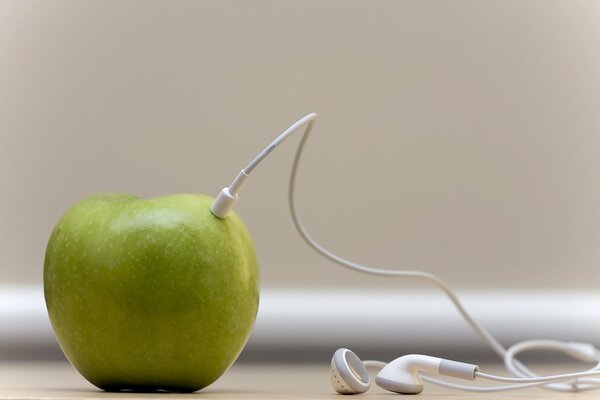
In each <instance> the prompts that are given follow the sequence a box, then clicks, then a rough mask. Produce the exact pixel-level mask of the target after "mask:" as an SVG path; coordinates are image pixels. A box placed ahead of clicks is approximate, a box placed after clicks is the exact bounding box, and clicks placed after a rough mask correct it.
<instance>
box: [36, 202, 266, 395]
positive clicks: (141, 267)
mask: <svg viewBox="0 0 600 400" xmlns="http://www.w3.org/2000/svg"><path fill="white" fill-rule="evenodd" d="M212 202H213V198H211V197H209V196H204V195H174V196H164V197H156V198H153V199H149V200H145V199H140V198H137V197H134V196H130V195H124V194H102V195H95V196H92V197H89V198H87V199H85V200H83V201H81V202H79V203H77V204H75V205H74V206H73V207H72V208H70V209H69V210H68V211H67V212H66V213H65V214H64V215H63V216H62V217H61V218H60V220H59V221H58V223H57V225H56V227H55V228H54V230H53V232H52V235H51V237H50V240H49V242H48V247H47V250H46V257H45V263H44V294H45V298H46V306H47V309H48V314H49V316H50V321H51V323H52V327H53V329H54V332H55V334H56V337H57V338H58V342H59V344H60V346H61V348H62V350H63V352H64V353H65V355H66V356H67V358H68V359H69V361H70V362H71V363H72V364H73V365H74V366H75V368H76V369H77V370H78V371H79V372H80V373H81V374H82V375H83V376H84V377H85V378H86V379H87V380H88V381H90V382H91V383H92V384H94V385H96V386H97V387H99V388H101V389H104V390H109V391H117V390H133V391H153V390H167V391H176V392H192V391H196V390H199V389H201V388H204V387H206V386H208V385H210V384H211V383H212V382H214V381H215V380H216V379H217V378H219V377H220V376H221V375H222V374H223V373H224V372H225V371H226V370H227V369H228V368H229V367H230V366H231V364H233V362H234V361H235V359H236V358H237V356H238V355H239V353H240V352H241V351H242V349H243V347H244V345H245V344H246V341H247V340H248V336H249V335H250V332H251V330H252V327H253V325H254V320H255V318H256V313H257V309H258V301H259V270H258V264H257V260H256V254H255V250H254V246H253V244H252V240H251V238H250V234H249V233H248V231H247V229H246V227H245V225H244V223H243V222H242V220H241V219H240V218H239V217H238V216H237V215H236V214H235V213H234V212H231V213H230V215H229V216H228V217H227V218H226V219H218V218H216V217H215V216H214V215H213V214H212V213H211V212H210V205H211V204H212Z"/></svg>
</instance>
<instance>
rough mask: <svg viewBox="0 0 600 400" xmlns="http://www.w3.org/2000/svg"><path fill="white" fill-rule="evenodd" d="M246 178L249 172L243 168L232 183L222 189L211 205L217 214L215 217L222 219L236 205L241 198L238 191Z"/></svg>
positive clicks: (211, 209)
mask: <svg viewBox="0 0 600 400" xmlns="http://www.w3.org/2000/svg"><path fill="white" fill-rule="evenodd" d="M246 178H248V174H246V172H245V171H244V170H241V171H240V173H239V174H237V176H236V177H235V179H234V180H233V181H232V182H231V185H229V186H228V187H224V188H223V189H221V192H220V193H219V195H218V196H217V198H216V199H215V201H214V203H212V205H211V206H210V211H211V212H212V213H213V214H214V215H215V217H218V218H221V219H223V218H225V217H227V214H229V211H231V209H232V208H233V206H234V205H235V202H236V201H238V199H239V198H240V196H239V195H238V191H239V190H240V187H241V186H242V184H243V183H244V181H245V180H246Z"/></svg>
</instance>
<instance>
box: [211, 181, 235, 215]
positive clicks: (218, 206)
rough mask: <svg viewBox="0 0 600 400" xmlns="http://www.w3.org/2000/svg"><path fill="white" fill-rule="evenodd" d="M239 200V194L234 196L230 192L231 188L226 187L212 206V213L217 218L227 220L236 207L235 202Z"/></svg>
mask: <svg viewBox="0 0 600 400" xmlns="http://www.w3.org/2000/svg"><path fill="white" fill-rule="evenodd" d="M238 198H239V196H238V194H237V193H236V194H235V195H232V194H231V192H230V191H229V188H228V187H224V188H223V189H221V192H220V193H219V195H218V196H217V198H216V199H215V201H214V202H213V203H212V205H211V206H210V211H211V212H212V213H213V214H214V215H215V217H218V218H225V217H226V216H227V214H229V211H231V209H232V208H233V206H234V205H235V202H236V201H237V200H238Z"/></svg>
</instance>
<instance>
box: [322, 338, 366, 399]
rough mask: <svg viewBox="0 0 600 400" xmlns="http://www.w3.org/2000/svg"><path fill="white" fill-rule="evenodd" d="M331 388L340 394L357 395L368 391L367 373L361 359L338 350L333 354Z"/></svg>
mask: <svg viewBox="0 0 600 400" xmlns="http://www.w3.org/2000/svg"><path fill="white" fill-rule="evenodd" d="M331 386H332V387H333V389H334V390H335V391H336V392H338V393H340V394H358V393H364V392H366V391H367V390H369V387H370V386H371V381H370V380H369V373H368V372H367V369H366V368H365V366H364V365H363V362H362V361H361V359H360V358H358V356H357V355H356V354H354V353H353V352H352V351H350V350H348V349H339V350H337V351H336V352H335V353H334V354H333V357H332V358H331Z"/></svg>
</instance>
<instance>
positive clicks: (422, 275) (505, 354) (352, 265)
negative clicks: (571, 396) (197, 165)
mask: <svg viewBox="0 0 600 400" xmlns="http://www.w3.org/2000/svg"><path fill="white" fill-rule="evenodd" d="M316 117H317V115H316V114H314V113H313V114H309V115H307V116H305V117H304V118H302V119H301V120H299V121H298V122H296V123H295V124H294V125H292V127H294V129H293V130H292V129H291V128H289V129H288V130H286V132H287V133H288V135H289V134H291V132H292V131H295V130H296V129H297V128H299V127H301V126H302V125H303V124H304V123H306V122H308V123H307V125H306V128H305V130H304V134H303V135H302V138H301V139H300V143H299V144H298V147H297V150H296V154H295V156H294V161H293V163H292V168H291V172H290V181H289V187H288V201H289V207H290V213H291V216H292V220H293V221H294V225H295V226H296V229H297V231H298V233H299V234H300V236H301V237H302V238H303V239H304V240H305V241H306V243H308V245H309V246H310V247H312V248H313V249H314V250H315V251H317V252H318V253H320V254H321V255H323V256H324V257H326V258H328V259H330V260H331V261H333V262H335V263H336V264H338V265H341V266H342V267H346V268H349V269H352V270H355V271H359V272H362V273H366V274H371V275H382V276H395V277H402V278H417V279H424V280H427V281H429V282H431V283H433V284H435V285H436V286H437V287H439V288H440V289H441V290H442V291H443V292H444V293H445V294H446V295H447V296H448V298H449V299H450V301H451V302H452V304H453V305H454V306H455V308H456V309H457V311H458V312H459V313H460V315H461V316H462V317H463V318H464V320H465V321H466V322H467V323H468V324H469V325H470V326H471V328H472V329H473V330H474V331H475V332H477V333H478V334H479V335H480V336H481V337H482V339H483V340H484V341H485V342H486V343H487V344H488V345H489V346H490V347H491V348H492V349H493V350H494V352H496V353H497V354H498V355H499V356H500V357H501V358H502V359H504V362H505V365H506V366H507V368H509V370H510V371H511V372H513V373H514V374H515V375H516V376H518V377H519V378H507V379H515V380H511V381H510V382H517V381H519V379H522V378H526V379H530V378H533V379H535V378H537V375H536V374H535V373H534V372H533V371H531V370H530V369H529V368H527V367H526V366H525V365H523V364H522V363H521V362H519V361H518V360H517V359H516V358H515V357H514V356H515V354H516V353H517V352H519V351H524V350H530V349H535V348H538V347H540V346H538V345H537V344H538V343H539V341H529V342H527V343H525V345H521V346H520V347H519V348H518V349H517V350H518V351H514V350H513V351H509V350H507V349H506V348H504V346H502V344H500V342H498V340H497V339H496V338H495V337H494V336H492V334H491V333H490V332H488V330H487V329H485V328H484V327H483V326H482V325H480V324H479V323H478V322H477V321H476V320H474V319H473V317H471V315H470V314H469V313H468V312H467V310H466V309H465V307H464V306H463V305H462V303H461V301H460V300H459V299H458V297H457V296H456V294H455V293H454V292H453V291H452V289H451V288H450V287H449V286H448V285H447V284H446V283H445V282H443V281H442V280H441V279H439V278H438V277H437V276H435V275H433V274H430V273H427V272H423V271H411V270H388V269H380V268H373V267H369V266H366V265H362V264H359V263H356V262H353V261H350V260H346V259H344V258H342V257H340V256H338V255H336V254H334V253H332V252H331V251H329V250H327V249H326V248H324V247H323V246H321V245H320V244H319V243H318V242H317V241H316V240H315V239H313V238H312V236H310V234H309V233H308V232H307V231H306V229H305V228H304V225H303V223H302V221H301V219H300V217H299V216H298V212H297V210H296V204H295V188H296V175H297V172H298V165H299V163H300V158H301V155H302V152H303V150H304V146H305V145H306V142H307V140H308V137H309V136H310V133H311V131H312V128H313V126H314V123H315V119H316ZM300 122H302V123H300ZM286 137H287V135H286ZM544 343H545V346H542V347H544V348H546V349H552V350H557V351H562V352H565V353H567V354H570V355H573V354H571V353H572V351H571V352H569V351H565V346H564V344H563V343H562V342H555V344H557V343H560V346H552V345H551V344H549V343H548V342H544ZM518 345H519V344H517V346H518ZM513 347H514V346H513ZM511 349H512V348H511ZM576 357H577V356H576ZM578 358H581V357H578ZM596 358H597V357H596ZM586 361H589V360H586ZM373 363H378V362H374V361H372V362H371V364H372V365H371V366H375V365H376V364H373ZM598 368H600V364H599V365H598V366H596V367H594V368H592V369H591V370H588V371H585V372H582V373H581V374H580V375H578V374H577V373H574V374H565V375H563V377H564V378H563V379H568V378H577V377H579V376H589V375H594V374H597V372H594V371H596V370H597V369H598ZM481 377H482V378H483V377H485V378H488V379H492V377H493V375H484V374H482V375H481ZM423 378H424V379H426V380H428V381H430V382H432V383H436V384H439V385H444V386H448V387H453V388H457V389H462V390H476V391H492V390H509V389H516V388H523V387H530V386H537V385H545V387H546V388H548V389H553V390H557V391H565V392H572V391H581V390H589V389H594V388H598V387H600V380H586V383H583V381H581V383H580V382H578V381H577V380H575V381H572V382H570V383H547V381H548V380H544V379H543V378H540V380H539V381H536V382H531V383H524V384H521V385H508V386H496V387H494V388H484V387H481V388H476V387H472V386H466V385H457V384H453V383H450V382H445V381H441V380H437V379H434V378H431V377H427V376H424V377H423ZM498 378H501V377H498ZM556 379H558V378H556ZM556 379H554V380H556ZM549 380H551V379H549ZM520 382H523V380H521V381H520Z"/></svg>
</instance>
